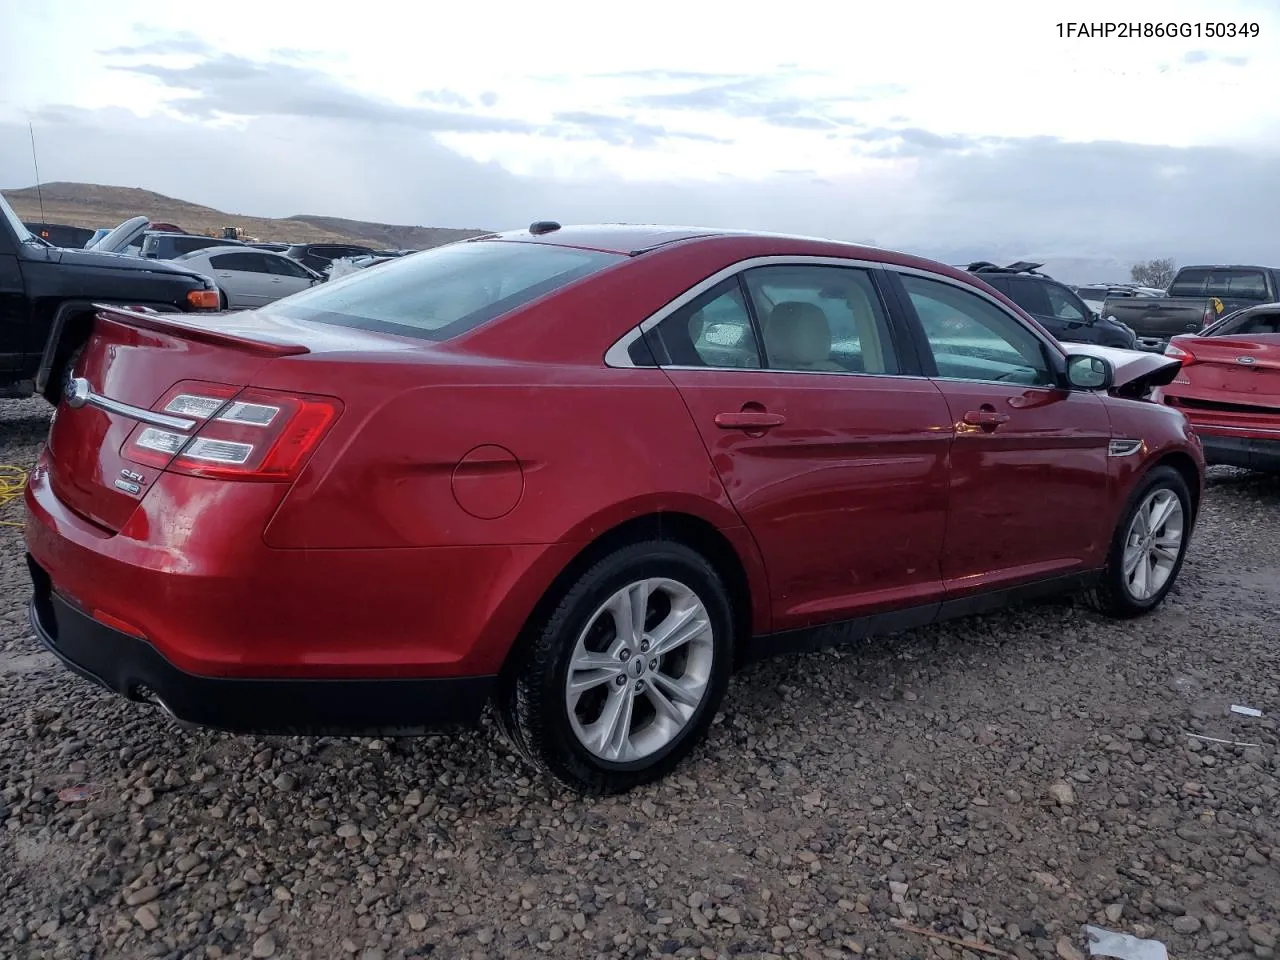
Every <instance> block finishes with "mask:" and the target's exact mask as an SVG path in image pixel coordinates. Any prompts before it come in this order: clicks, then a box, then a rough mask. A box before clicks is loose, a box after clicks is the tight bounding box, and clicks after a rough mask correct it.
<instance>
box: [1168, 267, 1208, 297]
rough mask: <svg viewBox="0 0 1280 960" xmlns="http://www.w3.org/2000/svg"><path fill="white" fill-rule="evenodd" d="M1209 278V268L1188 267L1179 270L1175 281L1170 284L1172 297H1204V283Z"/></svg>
mask: <svg viewBox="0 0 1280 960" xmlns="http://www.w3.org/2000/svg"><path fill="white" fill-rule="evenodd" d="M1208 279H1209V271H1208V270H1199V269H1186V270H1179V271H1178V275H1177V276H1175V277H1174V278H1173V283H1171V284H1169V296H1171V297H1202V296H1205V292H1204V284H1205V281H1206V280H1208Z"/></svg>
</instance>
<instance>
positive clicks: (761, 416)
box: [716, 410, 787, 430]
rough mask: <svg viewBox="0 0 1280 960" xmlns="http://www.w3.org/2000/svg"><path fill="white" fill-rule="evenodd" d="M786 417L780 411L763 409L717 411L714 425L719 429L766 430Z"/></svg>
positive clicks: (783, 420) (782, 421)
mask: <svg viewBox="0 0 1280 960" xmlns="http://www.w3.org/2000/svg"><path fill="white" fill-rule="evenodd" d="M786 422H787V418H786V417H784V416H783V415H782V414H780V413H768V412H766V411H764V410H742V411H739V412H738V413H717V414H716V426H717V427H719V428H720V429H721V430H768V429H769V428H770V427H780V426H782V425H783V424H784V423H786Z"/></svg>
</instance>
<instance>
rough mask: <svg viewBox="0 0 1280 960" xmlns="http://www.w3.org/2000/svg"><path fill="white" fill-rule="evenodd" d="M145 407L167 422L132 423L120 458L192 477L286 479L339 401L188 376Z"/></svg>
mask: <svg viewBox="0 0 1280 960" xmlns="http://www.w3.org/2000/svg"><path fill="white" fill-rule="evenodd" d="M152 409H153V410H154V411H155V412H157V413H161V414H164V415H165V416H166V417H171V418H173V419H174V422H173V424H139V425H138V426H137V427H135V428H134V430H133V431H132V432H131V433H130V435H129V438H128V439H127V440H126V441H125V444H124V448H123V450H122V451H121V453H122V455H123V456H125V457H126V458H128V459H130V460H133V461H135V462H137V463H142V464H147V465H149V466H153V467H162V468H164V469H166V470H170V471H172V472H174V473H185V474H188V475H190V476H195V477H217V478H220V479H226V480H292V479H294V478H295V477H296V476H297V475H298V474H299V473H300V472H301V470H302V468H303V466H305V464H306V461H307V459H308V458H309V457H310V455H311V454H312V452H313V451H314V450H315V448H316V446H317V445H318V444H319V443H320V440H321V439H322V438H323V437H324V435H325V433H327V432H328V430H329V427H330V426H331V425H332V424H333V421H334V420H335V419H336V418H337V416H338V414H339V413H341V412H342V404H341V403H340V402H339V401H338V400H336V399H335V398H333V397H317V396H309V395H303V394H291V393H280V392H277V391H274V390H260V389H257V388H255V387H249V388H246V389H240V388H238V387H233V386H229V385H227V384H219V383H205V382H201V381H190V380H188V381H183V382H182V383H179V384H177V385H176V386H174V387H173V388H172V389H170V390H169V391H168V392H167V393H166V394H165V395H164V396H163V397H161V398H160V400H159V402H157V403H156V405H155V406H154V407H153V408H152ZM182 421H187V422H189V423H190V424H191V425H190V426H188V427H184V426H183V424H182Z"/></svg>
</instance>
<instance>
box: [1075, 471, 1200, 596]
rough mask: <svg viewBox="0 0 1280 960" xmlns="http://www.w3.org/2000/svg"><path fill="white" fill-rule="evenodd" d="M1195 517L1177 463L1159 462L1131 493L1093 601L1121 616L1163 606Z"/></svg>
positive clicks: (1185, 551) (1179, 564)
mask: <svg viewBox="0 0 1280 960" xmlns="http://www.w3.org/2000/svg"><path fill="white" fill-rule="evenodd" d="M1192 521H1193V513H1192V505H1191V492H1190V490H1188V489H1187V483H1186V481H1185V480H1183V479H1182V475H1181V474H1179V473H1178V471H1176V470H1174V469H1173V468H1172V467H1156V468H1155V469H1154V470H1152V471H1151V472H1150V473H1149V474H1148V475H1147V476H1146V478H1145V479H1143V480H1142V482H1140V483H1139V484H1138V486H1137V488H1136V489H1135V490H1134V492H1133V495H1132V496H1131V497H1130V498H1129V504H1128V506H1127V508H1126V509H1125V512H1124V514H1123V515H1122V516H1121V519H1120V525H1119V526H1118V527H1117V528H1116V532H1115V536H1114V538H1113V539H1112V543H1111V549H1110V552H1109V553H1108V556H1107V566H1106V569H1105V570H1104V571H1103V574H1102V580H1101V582H1100V583H1099V584H1098V586H1097V587H1096V588H1095V589H1094V590H1093V591H1091V593H1090V594H1089V598H1088V599H1089V601H1090V604H1091V605H1092V606H1093V607H1094V608H1095V609H1097V610H1098V611H1099V612H1101V613H1105V614H1107V615H1108V616H1111V617H1116V618H1120V619H1128V618H1131V617H1139V616H1142V615H1143V614H1145V613H1149V612H1150V611H1152V610H1154V609H1155V608H1156V607H1157V606H1159V605H1160V603H1161V601H1163V600H1164V598H1165V597H1166V596H1167V595H1168V593H1169V591H1170V590H1172V589H1173V584H1174V581H1175V580H1177V578H1178V573H1179V572H1180V571H1181V569H1182V561H1183V559H1184V558H1185V557H1186V554H1187V546H1188V544H1189V542H1190V539H1191V526H1192Z"/></svg>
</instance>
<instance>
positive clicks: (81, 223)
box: [3, 183, 488, 250]
mask: <svg viewBox="0 0 1280 960" xmlns="http://www.w3.org/2000/svg"><path fill="white" fill-rule="evenodd" d="M40 192H41V193H42V194H43V197H44V217H43V220H44V221H45V222H47V223H65V224H68V225H70V226H73V227H90V228H92V229H95V230H96V229H97V228H99V227H114V226H116V225H117V224H119V223H122V222H123V221H125V220H128V219H129V218H130V217H136V216H145V217H148V218H150V219H152V220H156V221H162V222H165V223H173V224H176V225H177V226H179V227H181V228H182V229H184V230H186V231H187V232H188V233H214V234H221V232H222V228H223V227H232V226H233V227H239V228H240V230H241V231H242V232H243V233H244V235H246V236H249V237H252V238H253V239H255V240H275V241H282V242H290V243H322V242H336V241H349V242H352V243H360V244H364V245H366V246H370V247H376V248H379V249H382V248H390V249H397V250H425V249H426V248H428V247H437V246H440V245H441V244H443V243H450V242H452V241H454V240H462V239H465V238H467V237H474V236H478V235H480V234H482V233H487V232H488V231H486V230H457V229H451V228H445V227H415V226H402V225H397V224H390V223H369V222H365V221H363V220H344V219H341V218H339V217H317V216H297V217H289V218H287V219H273V218H270V217H251V216H243V215H241V214H235V213H223V212H222V211H221V210H215V209H213V208H212V207H202V206H200V205H199V204H195V203H188V202H187V201H185V200H177V199H174V198H173V197H166V196H164V195H163V194H159V193H153V192H152V191H150V190H140V189H138V188H137V187H111V186H103V185H99V184H95V183H46V184H42V185H41V188H40ZM3 193H4V196H5V199H6V200H8V201H9V204H10V206H12V207H13V209H14V211H15V212H16V213H17V214H18V216H19V217H21V218H22V219H23V220H26V221H28V222H34V221H38V220H41V219H42V218H41V216H40V197H39V195H37V193H36V188H35V187H24V188H23V189H20V190H5V191H3Z"/></svg>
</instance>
